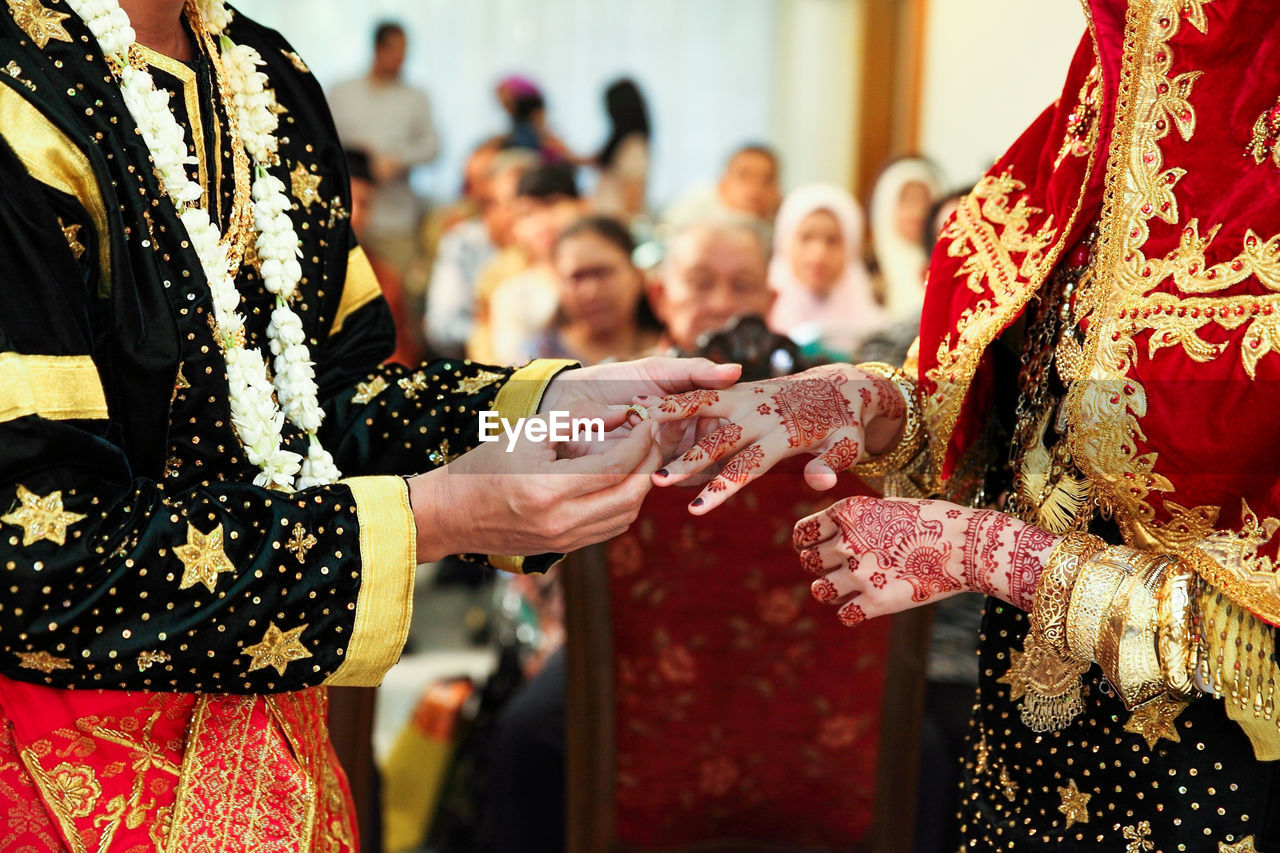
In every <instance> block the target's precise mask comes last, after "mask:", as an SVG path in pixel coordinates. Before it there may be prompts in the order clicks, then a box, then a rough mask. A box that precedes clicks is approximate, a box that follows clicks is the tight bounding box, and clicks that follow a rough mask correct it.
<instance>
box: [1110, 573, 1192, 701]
mask: <svg viewBox="0 0 1280 853" xmlns="http://www.w3.org/2000/svg"><path fill="white" fill-rule="evenodd" d="M1174 562H1175V558H1174V557H1172V556H1170V555H1168V554H1146V553H1140V556H1137V557H1136V558H1135V559H1134V569H1133V571H1132V572H1131V573H1130V574H1129V575H1128V576H1127V577H1126V578H1125V579H1124V580H1123V581H1122V582H1121V583H1120V585H1119V586H1118V587H1117V588H1116V594H1115V597H1114V598H1113V599H1112V602H1111V607H1110V609H1109V611H1108V613H1107V617H1106V619H1105V620H1104V622H1103V624H1102V630H1101V631H1099V632H1098V656H1097V661H1098V665H1099V666H1100V667H1101V668H1102V673H1103V675H1105V676H1106V677H1107V680H1108V681H1109V682H1111V686H1112V687H1113V688H1115V691H1116V693H1117V694H1118V695H1119V697H1120V699H1121V701H1123V702H1124V704H1125V707H1126V708H1129V709H1133V708H1135V707H1137V706H1138V705H1141V704H1142V703H1143V702H1146V701H1147V700H1149V699H1153V698H1155V697H1156V696H1158V695H1160V694H1161V693H1163V692H1164V689H1165V688H1164V676H1163V673H1162V672H1161V670H1160V656H1159V655H1158V654H1157V652H1156V633H1157V628H1158V626H1159V615H1158V607H1157V598H1158V596H1159V594H1160V588H1161V587H1162V586H1163V585H1164V578H1165V571H1166V570H1167V569H1168V568H1169V566H1171V565H1173V563H1174Z"/></svg>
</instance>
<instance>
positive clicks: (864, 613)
mask: <svg viewBox="0 0 1280 853" xmlns="http://www.w3.org/2000/svg"><path fill="white" fill-rule="evenodd" d="M793 541H794V544H795V548H796V550H797V551H799V552H800V563H801V565H803V566H804V568H805V570H806V571H808V572H809V573H810V574H813V575H818V576H819V577H818V579H817V580H816V581H814V582H813V586H812V587H811V590H812V592H813V597H814V598H816V599H818V600H819V601H821V602H824V603H826V604H833V605H836V606H838V607H839V608H840V610H839V616H840V621H841V622H843V623H844V624H846V625H850V626H852V625H857V624H859V623H861V622H863V621H865V620H867V619H870V618H872V617H875V616H885V615H888V614H890V613H898V612H900V611H902V610H907V609H909V608H912V607H916V606H918V605H921V604H928V603H931V602H933V601H937V600H939V599H942V598H947V597H948V596H951V595H954V594H956V593H958V592H980V593H982V594H984V595H993V596H995V597H996V598H999V599H1001V600H1003V601H1006V602H1008V603H1010V604H1012V605H1014V606H1015V607H1019V608H1021V609H1023V610H1030V609H1031V602H1032V598H1033V596H1034V594H1035V588H1036V581H1037V580H1038V579H1039V577H1040V571H1041V569H1042V568H1044V564H1045V562H1046V561H1047V560H1048V559H1049V553H1050V552H1051V551H1052V550H1053V547H1054V546H1055V545H1056V544H1058V537H1057V536H1054V535H1053V534H1051V533H1047V532H1045V531H1044V530H1041V529H1040V528H1038V527H1035V526H1033V525H1030V524H1026V523H1025V522H1022V521H1019V520H1018V519H1016V518H1014V517H1013V516H1011V515H1005V514H1004V513H1002V512H996V511H995V510H985V509H970V508H968V507H962V506H956V505H955V504H949V503H943V502H942V501H930V500H897V499H880V498H869V497H853V498H846V499H844V500H842V501H838V502H836V503H834V504H832V505H831V506H829V507H827V508H826V509H825V510H823V511H822V512H819V513H816V514H814V515H811V516H808V517H807V518H803V519H801V520H800V521H798V522H797V523H796V526H795V536H794V540H793Z"/></svg>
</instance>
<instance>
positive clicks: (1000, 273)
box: [924, 172, 1057, 476]
mask: <svg viewBox="0 0 1280 853" xmlns="http://www.w3.org/2000/svg"><path fill="white" fill-rule="evenodd" d="M1025 189H1026V186H1025V184H1023V183H1022V182H1021V181H1019V180H1017V179H1016V178H1014V177H1013V176H1012V175H1011V174H1009V173H1008V172H1005V173H1003V174H1001V175H987V176H986V177H984V178H983V179H982V180H981V181H979V182H978V185H977V186H976V187H974V188H973V191H972V192H971V193H970V194H969V195H968V196H967V197H966V198H964V199H963V200H962V201H961V202H960V206H959V207H958V208H957V209H956V215H955V218H954V219H953V220H952V221H951V224H950V225H949V226H948V227H947V229H946V231H945V232H943V235H942V239H944V240H949V241H950V243H949V245H948V247H947V254H948V255H949V256H950V257H953V258H965V261H964V263H963V264H962V265H961V267H960V268H959V270H957V272H956V278H957V279H959V278H961V277H963V278H964V281H965V284H966V286H967V287H968V288H969V289H970V290H972V291H974V292H975V293H980V294H984V296H986V295H987V294H990V295H989V297H987V298H983V299H981V300H979V301H978V302H977V303H976V304H975V305H973V306H972V307H970V308H967V309H965V311H964V313H963V314H961V315H960V319H959V321H958V322H957V324H956V329H955V332H954V333H952V334H948V335H947V336H946V337H945V338H944V339H943V340H942V342H941V343H940V344H939V345H938V355H937V358H938V363H937V365H936V366H935V367H934V368H933V369H932V370H930V371H928V373H927V376H928V378H929V379H930V380H932V381H933V383H934V391H933V393H932V394H930V395H928V396H927V397H926V399H925V401H924V413H925V419H926V421H927V422H928V426H929V434H930V435H931V436H932V437H933V438H934V440H935V441H937V442H938V444H937V445H936V446H937V447H938V448H939V450H938V452H937V453H935V454H934V465H935V476H936V474H937V471H936V469H937V468H938V467H940V466H941V465H942V461H943V457H944V455H945V452H944V451H945V447H946V445H947V443H948V442H949V441H950V437H951V433H952V432H953V431H954V429H955V425H956V421H957V419H958V418H959V417H960V409H961V406H962V405H963V403H964V398H965V396H966V392H967V390H968V387H969V382H970V381H971V380H972V378H973V373H974V370H976V368H977V365H978V361H979V359H980V358H981V356H982V353H983V352H984V351H985V350H986V348H987V345H988V344H990V343H991V341H993V340H995V337H996V335H998V334H999V333H1000V330H1001V329H1003V328H1004V326H1005V325H1006V324H1007V323H1008V322H1009V320H1010V319H1012V318H1013V317H1014V316H1015V315H1016V314H1017V312H1018V311H1019V310H1021V308H1022V306H1023V305H1024V304H1026V301H1027V299H1029V298H1030V296H1031V294H1032V293H1035V291H1036V289H1037V288H1038V287H1039V286H1040V284H1041V282H1042V281H1043V280H1044V276H1045V274H1046V273H1047V272H1048V269H1049V268H1051V266H1052V263H1051V262H1050V263H1046V260H1047V259H1046V256H1045V250H1046V249H1047V248H1048V247H1049V246H1050V245H1052V243H1053V240H1054V236H1055V231H1054V228H1053V217H1052V216H1050V217H1047V218H1046V219H1045V221H1044V223H1043V224H1042V225H1041V227H1040V228H1039V229H1037V230H1036V231H1034V232H1033V233H1028V231H1030V221H1031V219H1032V218H1033V217H1037V216H1039V215H1040V214H1042V213H1043V211H1042V210H1041V209H1040V208H1037V207H1032V206H1031V205H1029V204H1027V200H1026V197H1025V195H1023V191H1024V190H1025ZM1011 194H1017V195H1018V196H1019V197H1018V199H1017V201H1016V202H1011V201H1010V195H1011ZM1019 253H1020V254H1022V255H1023V257H1022V260H1021V261H1016V260H1015V259H1014V257H1013V255H1014V254H1019ZM1056 254H1057V253H1056V252H1055V253H1054V254H1053V255H1052V261H1056V260H1057V257H1056Z"/></svg>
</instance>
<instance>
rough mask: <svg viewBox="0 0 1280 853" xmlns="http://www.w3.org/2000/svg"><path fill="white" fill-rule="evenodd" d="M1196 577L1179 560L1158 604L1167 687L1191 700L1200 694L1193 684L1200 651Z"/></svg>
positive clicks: (1158, 639) (1159, 644) (1162, 666)
mask: <svg viewBox="0 0 1280 853" xmlns="http://www.w3.org/2000/svg"><path fill="white" fill-rule="evenodd" d="M1195 586H1196V573H1195V572H1194V571H1193V570H1192V569H1191V566H1190V565H1189V564H1188V563H1187V562H1186V561H1185V560H1178V561H1177V564H1176V565H1175V566H1173V567H1172V568H1171V569H1170V570H1169V573H1168V575H1167V576H1166V578H1165V581H1164V585H1163V586H1162V587H1161V588H1160V595H1159V599H1158V601H1157V608H1156V609H1157V614H1158V618H1159V628H1158V630H1157V637H1156V650H1157V652H1158V653H1159V655H1160V671H1161V673H1162V675H1163V676H1164V684H1165V686H1166V687H1168V688H1169V691H1170V692H1172V693H1173V694H1175V695H1177V696H1179V697H1181V698H1183V699H1190V698H1192V697H1194V696H1196V695H1198V694H1199V691H1198V690H1197V689H1196V686H1195V681H1194V680H1193V672H1194V671H1195V662H1196V647H1195V642H1194V640H1193V639H1192V628H1191V626H1192V622H1193V619H1192V616H1193V610H1194V608H1195V604H1196V598H1197V596H1196V592H1195Z"/></svg>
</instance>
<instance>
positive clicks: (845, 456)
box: [804, 435, 862, 492]
mask: <svg viewBox="0 0 1280 853" xmlns="http://www.w3.org/2000/svg"><path fill="white" fill-rule="evenodd" d="M861 458H862V442H861V441H860V440H859V438H854V437H853V436H851V435H845V436H841V437H840V438H838V439H837V440H836V441H835V442H834V443H833V444H832V445H831V447H830V449H828V450H827V452H825V453H823V454H822V455H821V456H817V457H815V458H813V459H811V460H810V461H809V464H808V465H805V466H804V481H805V482H806V483H808V484H809V487H810V488H813V489H817V490H818V491H822V492H825V491H826V490H827V489H830V488H833V487H834V486H835V484H836V482H837V479H838V477H839V475H840V474H841V473H842V472H844V471H847V470H849V469H850V468H852V467H853V465H854V464H855V463H857V462H858V460H859V459H861Z"/></svg>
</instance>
